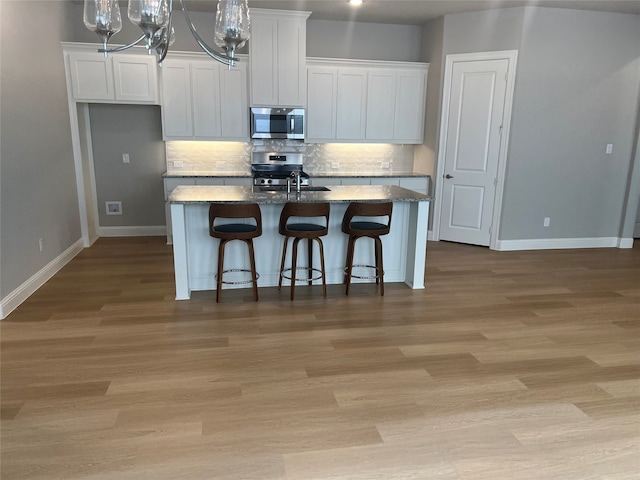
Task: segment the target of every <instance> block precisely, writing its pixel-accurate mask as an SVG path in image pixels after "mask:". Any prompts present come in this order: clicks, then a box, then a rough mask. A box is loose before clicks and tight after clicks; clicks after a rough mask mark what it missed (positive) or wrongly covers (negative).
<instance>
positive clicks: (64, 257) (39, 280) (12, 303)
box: [0, 239, 84, 319]
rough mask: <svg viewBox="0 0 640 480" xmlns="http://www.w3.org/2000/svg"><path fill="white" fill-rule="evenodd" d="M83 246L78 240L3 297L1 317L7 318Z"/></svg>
mask: <svg viewBox="0 0 640 480" xmlns="http://www.w3.org/2000/svg"><path fill="white" fill-rule="evenodd" d="M83 248H84V242H83V240H82V239H79V240H77V241H76V242H75V243H74V244H73V245H71V246H70V247H69V248H67V249H66V250H65V251H64V252H62V253H61V254H60V255H58V256H57V257H56V258H54V259H53V260H51V261H50V262H49V263H48V264H47V265H45V266H44V267H42V268H41V269H40V270H39V271H38V272H37V273H36V274H35V275H33V276H32V277H31V278H29V280H27V281H26V282H24V283H23V284H22V285H20V286H19V287H18V288H16V289H15V290H14V291H13V292H11V293H10V294H9V295H7V296H6V297H5V298H3V299H2V300H1V301H0V319H3V318H5V317H6V316H7V315H9V314H10V313H11V312H13V311H14V310H15V309H16V308H17V307H18V306H19V305H20V304H21V303H22V302H24V301H25V300H26V299H27V298H29V296H30V295H32V294H33V293H34V292H35V291H36V290H38V289H39V288H40V287H41V286H42V285H44V284H45V282H47V280H49V279H50V278H51V277H53V276H54V275H55V274H56V273H58V272H59V271H60V269H61V268H62V267H64V266H65V265H66V264H67V263H69V262H70V261H71V260H72V259H73V257H75V256H76V255H77V254H78V253H80V252H81V251H82V250H83Z"/></svg>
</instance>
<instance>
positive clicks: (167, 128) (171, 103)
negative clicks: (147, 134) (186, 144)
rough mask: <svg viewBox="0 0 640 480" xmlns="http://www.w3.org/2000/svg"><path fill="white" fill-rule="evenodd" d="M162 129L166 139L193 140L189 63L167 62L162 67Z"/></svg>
mask: <svg viewBox="0 0 640 480" xmlns="http://www.w3.org/2000/svg"><path fill="white" fill-rule="evenodd" d="M162 128H163V133H164V138H165V139H167V138H192V137H193V119H192V109H191V74H190V68H189V62H187V61H181V60H165V61H164V64H163V66H162Z"/></svg>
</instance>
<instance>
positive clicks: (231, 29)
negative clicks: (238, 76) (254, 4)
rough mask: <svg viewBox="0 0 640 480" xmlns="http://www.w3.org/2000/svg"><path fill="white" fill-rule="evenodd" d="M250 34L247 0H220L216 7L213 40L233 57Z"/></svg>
mask: <svg viewBox="0 0 640 480" xmlns="http://www.w3.org/2000/svg"><path fill="white" fill-rule="evenodd" d="M250 35H251V19H250V17H249V6H248V4H247V0H220V1H219V2H218V7H217V9H216V26H215V42H216V45H218V46H219V47H222V48H224V49H225V50H226V52H227V56H229V57H233V56H234V54H235V51H236V49H238V48H240V47H242V46H243V45H244V44H245V43H246V41H247V40H248V39H249V37H250Z"/></svg>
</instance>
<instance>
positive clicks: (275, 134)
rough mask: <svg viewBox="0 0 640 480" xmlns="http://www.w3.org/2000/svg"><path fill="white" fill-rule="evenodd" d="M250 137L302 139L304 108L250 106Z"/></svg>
mask: <svg viewBox="0 0 640 480" xmlns="http://www.w3.org/2000/svg"><path fill="white" fill-rule="evenodd" d="M251 138H289V139H293V140H303V139H304V108H255V107H254V108H251Z"/></svg>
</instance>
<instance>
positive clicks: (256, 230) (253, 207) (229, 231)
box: [209, 203, 262, 302]
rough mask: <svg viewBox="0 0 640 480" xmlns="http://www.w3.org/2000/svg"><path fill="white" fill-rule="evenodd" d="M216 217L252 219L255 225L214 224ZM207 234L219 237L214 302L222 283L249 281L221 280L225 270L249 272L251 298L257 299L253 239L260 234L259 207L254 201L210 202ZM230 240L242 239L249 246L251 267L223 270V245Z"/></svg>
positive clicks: (218, 296)
mask: <svg viewBox="0 0 640 480" xmlns="http://www.w3.org/2000/svg"><path fill="white" fill-rule="evenodd" d="M217 218H233V219H253V220H254V221H255V225H251V224H248V223H223V224H217V225H216V224H215V221H216V219H217ZM209 235H211V236H212V237H214V238H219V239H220V245H219V247H218V274H217V276H216V280H217V287H216V289H217V290H216V302H220V291H221V290H222V284H223V283H235V284H238V283H249V282H244V281H242V282H223V280H222V275H223V274H224V273H227V272H250V273H251V280H250V281H251V282H252V283H253V298H254V299H255V300H258V277H259V275H258V273H257V272H256V259H255V253H254V250H253V239H254V238H256V237H259V236H260V235H262V215H261V213H260V207H259V206H258V205H257V204H255V203H237V204H236V203H212V204H211V206H210V207H209ZM232 240H242V241H243V242H245V243H246V244H247V247H249V259H250V262H251V269H250V270H246V269H242V268H233V269H229V270H223V266H224V247H225V246H226V244H227V243H228V242H231V241H232Z"/></svg>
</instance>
